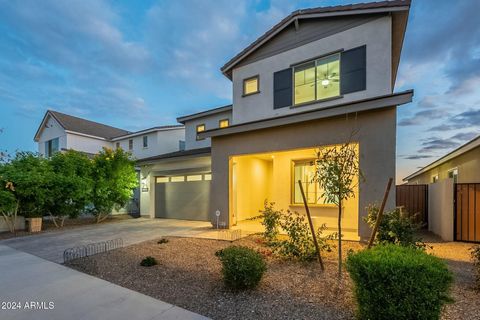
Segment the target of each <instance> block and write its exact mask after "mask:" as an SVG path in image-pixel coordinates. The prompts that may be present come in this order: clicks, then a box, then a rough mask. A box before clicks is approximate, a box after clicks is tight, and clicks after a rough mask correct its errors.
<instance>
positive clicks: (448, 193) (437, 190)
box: [428, 179, 454, 241]
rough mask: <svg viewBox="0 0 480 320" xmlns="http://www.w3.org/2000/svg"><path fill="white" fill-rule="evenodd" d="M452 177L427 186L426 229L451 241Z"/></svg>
mask: <svg viewBox="0 0 480 320" xmlns="http://www.w3.org/2000/svg"><path fill="white" fill-rule="evenodd" d="M453 220H454V210H453V179H444V180H442V181H439V182H437V183H431V184H430V185H429V186H428V230H430V231H432V232H433V233H435V234H437V235H439V236H440V237H441V238H442V239H443V240H445V241H453V225H454V223H453Z"/></svg>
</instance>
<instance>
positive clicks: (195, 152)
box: [137, 147, 212, 164]
mask: <svg viewBox="0 0 480 320" xmlns="http://www.w3.org/2000/svg"><path fill="white" fill-rule="evenodd" d="M211 152H212V149H211V148H210V147H205V148H198V149H188V150H180V151H174V152H170V153H164V154H161V155H158V156H153V157H148V158H143V159H138V160H137V164H146V163H149V162H152V161H158V160H166V159H177V158H181V157H190V156H200V155H209V154H210V153H211Z"/></svg>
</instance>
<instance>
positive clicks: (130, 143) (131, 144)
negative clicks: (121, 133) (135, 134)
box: [128, 139, 133, 151]
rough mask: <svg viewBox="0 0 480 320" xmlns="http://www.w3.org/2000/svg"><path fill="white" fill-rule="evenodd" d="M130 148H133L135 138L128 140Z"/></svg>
mask: <svg viewBox="0 0 480 320" xmlns="http://www.w3.org/2000/svg"><path fill="white" fill-rule="evenodd" d="M128 150H130V151H132V150H133V139H130V140H128Z"/></svg>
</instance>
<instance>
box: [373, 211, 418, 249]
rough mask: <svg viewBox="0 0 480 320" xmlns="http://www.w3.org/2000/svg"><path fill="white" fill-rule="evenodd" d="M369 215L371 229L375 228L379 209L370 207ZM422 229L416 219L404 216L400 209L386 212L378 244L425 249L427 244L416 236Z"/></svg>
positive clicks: (377, 238)
mask: <svg viewBox="0 0 480 320" xmlns="http://www.w3.org/2000/svg"><path fill="white" fill-rule="evenodd" d="M367 211H368V215H367V217H366V218H365V222H367V223H368V224H369V225H370V227H372V228H373V226H374V225H375V223H376V221H377V216H378V211H379V209H378V207H377V206H375V205H370V206H369V207H367ZM421 227H422V225H421V224H420V223H416V222H415V219H414V217H409V216H408V215H406V214H402V212H401V211H400V209H394V210H392V211H386V212H384V213H383V216H382V221H380V225H379V226H378V231H377V234H376V238H375V240H376V242H377V243H380V244H388V243H393V244H397V245H401V246H405V247H409V246H412V247H417V248H425V247H426V244H425V243H424V242H423V241H422V239H421V238H420V237H418V236H416V233H417V231H418V230H419V229H420V228H421Z"/></svg>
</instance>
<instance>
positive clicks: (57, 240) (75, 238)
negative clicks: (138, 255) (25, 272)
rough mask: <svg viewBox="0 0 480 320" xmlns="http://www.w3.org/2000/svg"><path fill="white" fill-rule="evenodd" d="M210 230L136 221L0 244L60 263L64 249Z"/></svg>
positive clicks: (207, 224) (185, 224)
mask: <svg viewBox="0 0 480 320" xmlns="http://www.w3.org/2000/svg"><path fill="white" fill-rule="evenodd" d="M210 228H211V224H210V222H199V221H186V220H174V219H146V218H138V219H131V220H124V221H119V222H111V223H103V224H99V225H88V226H82V227H76V228H70V229H65V230H59V231H53V232H47V233H42V234H38V235H31V236H26V237H19V238H11V239H7V240H2V241H0V245H5V246H9V247H11V248H14V249H17V250H20V251H24V252H27V253H30V254H33V255H36V256H38V257H41V258H43V259H46V260H49V261H53V262H56V263H62V262H63V252H64V251H65V249H68V248H72V247H76V246H79V245H85V244H89V243H95V242H100V241H105V240H111V239H117V238H122V239H123V244H124V245H125V246H127V245H131V244H135V243H138V242H142V241H146V240H151V239H155V238H159V237H162V236H195V235H197V234H200V233H204V232H205V231H207V230H208V229H210Z"/></svg>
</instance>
